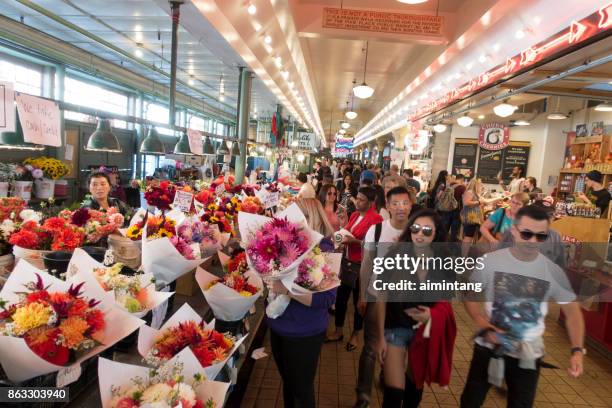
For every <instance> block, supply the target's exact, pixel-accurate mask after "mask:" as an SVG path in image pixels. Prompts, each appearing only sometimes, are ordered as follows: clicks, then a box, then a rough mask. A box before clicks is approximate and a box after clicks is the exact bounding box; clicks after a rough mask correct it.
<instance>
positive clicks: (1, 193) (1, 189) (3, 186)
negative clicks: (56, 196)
mask: <svg viewBox="0 0 612 408" xmlns="http://www.w3.org/2000/svg"><path fill="white" fill-rule="evenodd" d="M8 190H9V183H8V181H0V197H8Z"/></svg>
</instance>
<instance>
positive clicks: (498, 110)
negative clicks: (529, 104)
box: [493, 102, 518, 118]
mask: <svg viewBox="0 0 612 408" xmlns="http://www.w3.org/2000/svg"><path fill="white" fill-rule="evenodd" d="M517 109H518V106H514V105H510V104H509V103H505V102H504V103H501V104H499V105H496V106H495V107H494V108H493V112H495V114H496V115H497V116H499V117H502V118H506V117H508V116H510V115H512V114H513V113H514V111H515V110H517Z"/></svg>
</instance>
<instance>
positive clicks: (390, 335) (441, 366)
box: [376, 209, 456, 408]
mask: <svg viewBox="0 0 612 408" xmlns="http://www.w3.org/2000/svg"><path fill="white" fill-rule="evenodd" d="M444 242H447V233H446V228H444V224H443V222H442V219H441V218H440V216H439V215H438V214H437V213H436V211H434V210H432V209H422V210H419V211H417V212H416V213H415V214H414V215H412V217H410V220H409V221H408V227H407V228H406V230H405V231H404V233H403V234H402V235H401V236H400V239H399V243H398V244H397V245H396V246H395V247H394V248H393V249H391V250H390V252H389V253H388V254H387V258H392V257H395V256H396V255H399V256H404V254H406V253H408V255H409V256H411V257H421V256H424V257H426V258H433V257H442V258H445V257H447V256H450V251H448V246H447V245H443V244H438V243H444ZM436 244H437V245H436ZM388 273H389V272H388ZM383 275H384V274H383ZM383 275H380V276H383ZM453 275H454V272H453V271H449V272H445V271H442V270H436V269H434V268H432V269H429V270H427V269H425V268H419V269H418V270H417V271H416V272H415V271H409V270H396V271H390V275H389V277H388V278H389V279H391V280H392V281H403V280H409V281H411V282H413V283H414V284H416V286H417V287H418V286H419V284H420V283H423V282H427V281H442V280H443V279H444V280H446V281H447V282H448V281H451V280H453V279H454V276H453ZM398 293H401V292H398ZM382 295H383V296H384V297H386V302H379V303H377V306H376V307H377V312H378V322H379V324H380V327H379V335H380V336H381V338H380V339H379V344H378V350H377V353H378V355H379V358H380V360H381V363H382V365H383V372H384V380H385V390H384V399H383V404H382V407H383V408H390V407H402V406H403V407H404V408H407V407H418V406H419V404H420V401H421V398H422V396H423V385H424V382H427V383H429V382H437V383H439V384H440V385H442V386H446V385H448V380H449V379H450V372H451V366H450V364H451V361H452V350H453V347H454V340H455V335H456V325H455V320H454V315H453V311H452V307H451V306H450V303H449V302H448V300H449V299H450V296H449V294H447V293H440V292H428V291H418V290H417V291H414V292H412V293H410V294H408V295H406V293H405V292H404V293H401V294H396V293H393V294H389V293H384V294H382ZM406 300H409V302H407V301H406ZM432 320H435V324H432ZM427 327H429V330H430V331H431V332H430V335H429V338H427V339H425V338H424V337H425V336H426V335H425V334H424V330H425V329H426V328H427ZM432 328H433V329H432ZM407 354H408V355H409V358H408V359H407ZM441 357H444V358H441ZM432 359H433V360H437V362H436V361H432ZM406 361H408V364H406ZM426 372H427V374H425V373H426ZM402 404H403V405H402Z"/></svg>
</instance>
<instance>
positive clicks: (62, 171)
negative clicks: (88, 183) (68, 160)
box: [23, 156, 70, 180]
mask: <svg viewBox="0 0 612 408" xmlns="http://www.w3.org/2000/svg"><path fill="white" fill-rule="evenodd" d="M23 164H25V165H26V166H31V167H32V168H33V169H39V170H41V171H42V173H43V175H44V176H45V177H47V178H50V179H52V180H59V179H61V178H62V177H64V176H65V175H66V174H68V173H69V172H70V169H68V166H66V164H64V162H63V161H61V160H58V159H54V158H53V157H45V156H43V157H29V158H27V159H25V160H24V162H23ZM32 174H33V176H34V178H41V177H42V176H41V177H36V176H35V175H34V171H32Z"/></svg>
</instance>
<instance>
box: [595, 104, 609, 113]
mask: <svg viewBox="0 0 612 408" xmlns="http://www.w3.org/2000/svg"><path fill="white" fill-rule="evenodd" d="M595 110H596V111H597V112H612V104H609V103H608V102H604V103H600V104H599V105H597V106H596V107H595Z"/></svg>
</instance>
